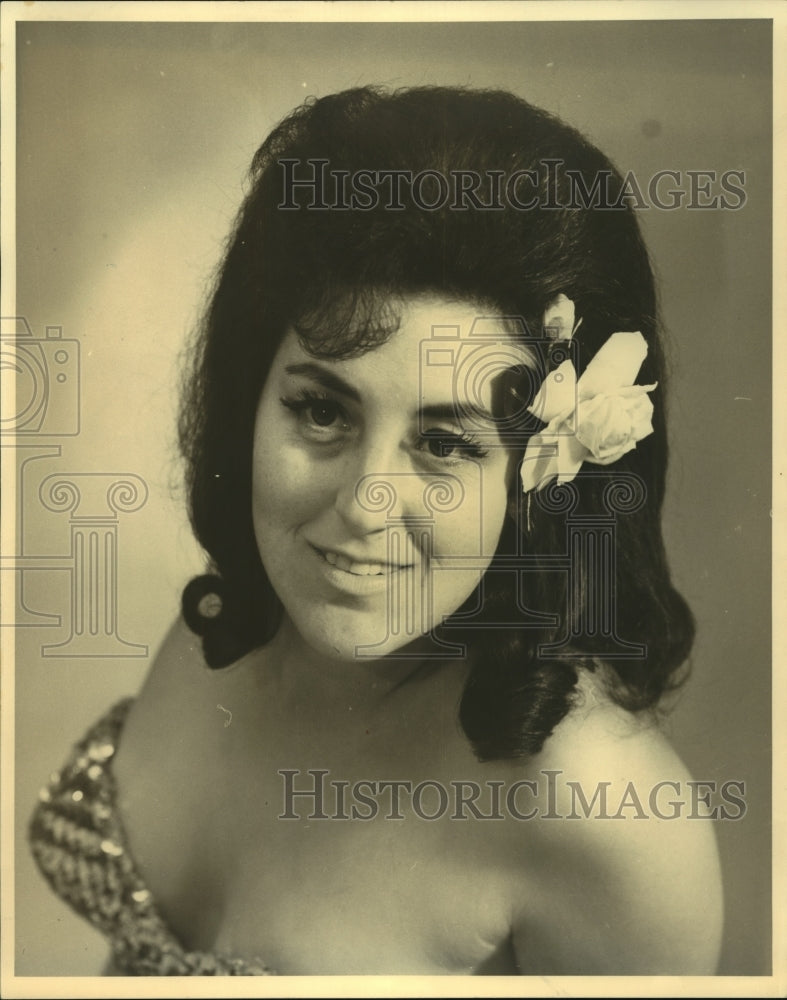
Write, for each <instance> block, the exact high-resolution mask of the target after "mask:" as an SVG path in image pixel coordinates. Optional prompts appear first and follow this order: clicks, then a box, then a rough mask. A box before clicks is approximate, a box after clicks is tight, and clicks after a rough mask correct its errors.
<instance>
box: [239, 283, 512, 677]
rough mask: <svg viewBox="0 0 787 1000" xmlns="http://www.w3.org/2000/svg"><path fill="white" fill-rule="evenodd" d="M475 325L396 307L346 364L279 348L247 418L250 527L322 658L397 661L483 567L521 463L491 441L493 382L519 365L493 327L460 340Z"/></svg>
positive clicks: (424, 305) (453, 309) (436, 301)
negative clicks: (252, 422) (392, 319)
mask: <svg viewBox="0 0 787 1000" xmlns="http://www.w3.org/2000/svg"><path fill="white" fill-rule="evenodd" d="M483 315H484V312H483V310H482V309H480V308H478V307H475V306H473V305H472V304H471V303H467V302H453V301H448V300H444V299H440V298H431V297H417V298H410V299H406V300H405V302H404V308H403V309H402V311H401V313H400V316H401V322H400V326H399V329H398V331H397V332H396V333H395V334H394V335H393V336H392V337H391V338H390V339H389V340H388V341H387V342H386V343H384V344H383V345H382V346H380V347H378V348H376V349H374V350H371V351H369V352H367V353H366V354H363V355H361V356H359V357H354V358H350V359H347V360H330V359H329V360H323V359H317V358H315V357H313V356H312V355H311V354H309V353H308V352H307V351H306V350H305V349H304V348H303V347H302V346H301V344H300V342H299V339H298V337H297V335H296V334H295V332H294V331H292V330H290V331H288V333H287V334H286V336H285V338H284V340H283V342H282V344H281V347H280V348H279V351H278V353H277V355H276V357H275V359H274V362H273V365H272V367H271V371H270V373H269V376H268V379H267V381H266V383H265V386H264V389H263V391H262V395H261V398H260V402H259V408H258V412H257V420H256V427H255V437H254V469H253V519H254V529H255V534H256V538H257V544H258V546H259V552H260V557H261V559H262V562H263V565H264V566H265V569H266V571H267V573H268V576H269V578H270V580H271V583H272V585H273V587H274V589H275V590H276V593H277V594H278V596H279V598H280V599H281V602H282V604H283V606H284V610H285V613H286V614H287V615H288V616H289V618H290V620H291V622H292V623H293V624H294V626H295V628H296V629H297V631H298V633H299V634H300V636H301V637H302V639H303V640H304V641H305V642H306V643H308V645H309V646H310V647H312V648H313V649H314V650H316V651H317V652H319V653H321V654H323V655H326V656H329V657H331V658H340V659H342V660H350V659H358V658H368V657H372V658H378V657H381V656H385V655H388V654H391V653H395V652H397V651H398V650H404V648H405V647H407V646H409V644H410V643H412V642H413V641H415V640H419V639H420V637H421V636H422V635H425V634H426V633H427V632H429V631H430V630H431V629H432V628H434V626H436V625H439V624H440V622H441V621H442V620H443V619H444V618H445V617H446V616H448V615H450V614H451V613H453V612H454V611H455V610H456V609H457V608H458V607H459V606H460V605H461V604H462V603H463V602H464V601H465V599H466V598H467V597H468V596H469V595H470V594H471V593H472V592H473V590H474V589H475V587H476V586H477V584H478V582H479V579H480V577H481V576H482V574H483V572H484V571H485V569H486V568H487V566H488V565H489V563H490V561H491V559H492V556H493V555H494V552H495V549H496V547H497V543H498V540H499V538H500V532H501V529H502V527H503V522H504V518H505V517H506V510H507V495H508V490H509V486H510V484H511V482H512V479H513V477H514V476H515V475H516V460H517V458H518V457H519V455H520V454H521V445H520V446H519V447H517V448H515V447H514V446H513V444H512V443H511V442H510V441H506V440H505V437H506V434H505V430H504V429H503V428H501V422H500V416H501V399H500V396H501V391H502V390H501V382H502V379H501V375H502V374H503V372H504V371H505V370H506V369H510V368H512V367H514V366H516V365H522V364H526V363H527V353H526V350H525V348H523V347H522V345H521V344H518V343H517V342H516V341H515V340H514V339H513V337H512V335H511V334H510V333H507V332H506V327H505V323H504V322H503V321H501V320H496V319H494V320H491V321H490V320H485V321H484V322H483V324H482V325H483V327H484V329H483V330H480V331H479V325H478V324H476V326H475V328H473V324H474V321H475V320H476V318H477V317H479V316H483ZM471 331H472V333H471ZM418 648H419V647H418V646H415V647H413V649H418Z"/></svg>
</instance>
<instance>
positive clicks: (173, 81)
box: [4, 21, 771, 975]
mask: <svg viewBox="0 0 787 1000" xmlns="http://www.w3.org/2000/svg"><path fill="white" fill-rule="evenodd" d="M17 47H18V76H17V80H18V126H17V127H18V134H17V138H18V146H17V150H18V153H17V194H18V208H17V238H18V283H17V310H16V312H17V313H18V314H19V316H20V317H24V318H25V320H26V321H27V323H28V324H29V332H26V330H25V329H24V328H23V327H24V324H22V325H21V326H19V324H20V323H21V321H18V322H17V326H19V330H18V331H17V332H18V335H19V337H23V336H24V337H27V338H29V339H28V340H27V341H26V343H34V342H35V343H38V344H39V345H40V346H39V347H38V348H37V349H36V350H37V352H38V353H37V356H38V360H39V363H40V365H42V366H48V368H49V377H50V388H51V392H50V394H49V397H48V401H47V402H46V407H45V410H46V412H44V411H40V412H38V411H36V412H38V416H37V417H36V420H37V421H38V424H35V423H29V424H28V425H27V426H26V428H25V433H23V434H22V435H21V436H20V439H19V440H20V443H21V444H22V445H23V446H24V447H22V448H21V449H18V465H19V468H20V483H21V488H22V507H21V509H20V512H19V519H20V522H19V532H20V534H19V538H18V541H17V553H16V554H17V555H18V556H20V557H22V559H21V561H20V563H19V565H20V566H22V567H24V572H23V573H21V574H18V581H19V583H20V584H21V586H22V588H23V589H22V591H21V597H22V598H23V601H24V605H25V608H24V609H22V610H20V615H21V619H20V620H21V621H22V622H23V623H24V625H25V627H20V628H18V629H17V633H16V634H17V640H18V641H17V682H16V684H17V686H16V693H17V703H16V723H17V781H16V804H17V815H18V827H17V835H18V842H17V858H18V860H17V867H16V892H17V897H16V903H17V910H16V916H17V924H16V931H17V951H16V962H17V965H16V971H17V973H18V974H20V975H74V974H87V975H90V974H97V973H98V972H99V970H100V969H101V966H102V962H103V957H104V945H103V942H102V941H101V940H100V939H99V938H98V936H97V935H96V934H95V932H94V931H92V930H91V929H90V928H89V927H87V926H86V925H84V924H83V923H82V922H81V921H80V920H78V919H76V918H74V917H72V916H71V914H70V912H69V911H68V909H67V908H66V907H65V906H64V905H63V904H62V903H61V902H59V901H58V900H57V899H55V897H54V896H52V895H51V894H50V893H49V891H48V890H47V888H46V887H45V885H44V883H43V881H42V880H41V879H40V878H39V876H38V874H37V872H36V871H35V870H34V868H33V866H32V863H31V862H30V860H29V858H28V854H27V850H26V846H25V824H26V821H27V817H28V815H29V812H30V808H31V806H32V804H33V802H34V800H35V797H36V794H37V790H38V788H39V786H40V785H41V783H42V782H43V781H44V780H45V779H46V777H47V775H48V774H49V772H50V771H52V770H53V768H55V767H56V766H58V765H59V764H60V763H61V762H62V759H63V757H64V755H65V753H66V750H67V748H68V746H69V745H70V744H71V742H73V740H75V739H76V738H77V737H78V736H79V735H81V733H82V731H83V730H84V729H85V728H86V726H87V725H89V723H90V722H91V721H92V720H93V719H94V718H96V717H97V716H98V715H99V714H100V713H101V712H102V711H103V710H104V709H105V708H106V707H107V706H108V705H109V704H110V703H111V702H112V701H113V700H115V699H117V698H119V697H120V696H122V695H124V694H126V693H131V692H133V691H134V690H135V689H136V687H137V686H138V684H139V683H140V681H141V679H142V677H143V675H144V671H145V668H146V666H147V665H148V663H149V660H150V657H151V656H152V655H153V654H154V653H155V649H156V646H157V644H158V643H159V641H160V640H161V638H162V636H163V633H164V630H165V629H166V627H167V625H168V623H169V622H170V621H171V619H172V617H173V616H174V614H175V613H176V611H177V608H178V602H179V590H180V587H181V586H182V584H183V582H184V580H185V579H186V578H187V576H188V574H189V573H191V572H194V571H197V570H199V568H200V559H199V554H198V552H197V550H196V547H195V546H194V544H193V542H192V541H191V538H190V534H189V530H188V527H187V524H186V519H185V516H184V515H183V512H182V507H181V502H182V497H181V496H180V493H179V487H178V485H177V474H178V468H177V463H176V461H175V456H174V448H173V417H174V412H175V401H176V396H177V372H178V355H179V351H180V350H181V349H182V345H183V342H184V337H185V335H186V333H187V332H188V330H189V329H190V328H191V326H192V325H193V323H194V321H195V319H196V317H197V316H198V315H199V311H200V307H201V305H202V304H203V302H204V299H205V295H206V289H207V287H208V283H209V276H210V273H211V269H212V267H213V266H214V264H215V262H216V261H217V259H218V257H219V254H220V252H221V246H222V241H223V239H224V237H225V235H226V232H227V229H228V226H229V224H230V221H231V219H232V216H233V214H234V212H235V210H236V208H237V206H238V204H239V201H240V198H241V195H242V192H243V177H244V173H245V171H246V169H247V167H248V164H249V162H250V158H251V155H252V153H253V151H254V149H255V148H256V146H257V144H258V143H259V141H260V140H261V139H262V137H263V136H264V135H265V134H266V133H267V131H268V130H269V128H270V127H271V126H272V125H273V124H274V123H275V122H277V121H278V120H279V119H280V118H281V117H282V116H283V115H284V114H285V113H286V112H287V111H289V110H290V109H291V108H293V107H294V106H295V105H297V104H298V103H300V102H301V101H302V100H304V99H305V98H306V97H308V96H309V95H323V94H326V93H330V92H332V91H335V90H339V89H343V88H346V87H348V86H353V85H357V84H363V83H369V82H378V83H384V84H389V85H393V86H399V85H408V84H422V83H447V84H467V85H473V86H482V87H487V86H494V87H503V88H507V89H510V90H512V91H514V92H516V93H518V94H521V95H523V96H524V97H526V98H527V99H529V100H531V101H532V102H534V103H536V104H539V105H542V106H544V107H546V108H548V109H550V110H552V111H554V112H556V113H558V114H559V115H561V116H562V117H564V118H565V119H566V120H567V121H568V122H570V123H571V124H573V125H576V126H577V127H579V128H580V129H581V130H582V131H584V132H585V133H587V134H588V135H589V136H590V138H591V139H592V140H594V141H595V142H596V143H597V144H598V145H599V146H600V147H601V148H602V149H603V150H604V151H605V152H607V153H608V154H609V155H610V156H611V157H612V158H613V160H615V161H616V162H617V164H618V165H619V166H620V168H621V169H623V170H624V171H625V170H633V171H634V172H635V174H636V175H637V177H638V178H645V179H647V178H648V177H650V176H652V175H653V174H654V173H655V172H656V171H658V170H666V169H669V170H677V171H681V172H682V174H683V176H684V180H683V184H682V186H683V187H685V186H686V180H685V172H686V171H689V170H710V171H716V172H717V174H721V173H723V172H724V171H727V170H743V171H745V178H746V179H745V190H746V195H747V200H746V204H745V205H744V206H743V207H741V208H739V210H737V211H733V210H727V211H724V210H721V209H719V208H716V209H695V210H690V209H688V208H686V207H685V205H684V207H683V208H681V209H677V210H675V211H662V210H659V209H657V208H651V209H648V210H643V211H642V212H641V213H640V217H641V221H642V226H643V228H644V232H645V235H646V238H647V240H648V243H649V246H650V248H651V250H652V254H653V259H654V262H655V265H656V268H657V271H658V275H659V278H660V286H661V295H662V306H663V314H664V319H665V321H666V326H667V328H668V331H669V336H670V344H671V357H672V365H673V374H672V383H671V390H672V402H671V409H670V413H669V419H670V427H671V440H672V467H671V476H670V485H669V496H668V501H667V507H666V518H667V520H666V526H667V542H668V546H669V551H670V555H671V559H672V565H673V567H674V575H675V578H676V581H677V583H678V585H679V587H680V588H681V589H682V591H683V593H684V594H685V596H686V597H687V598H688V600H689V602H690V603H691V605H692V607H693V609H694V611H695V614H696V616H697V620H698V625H699V631H698V639H697V644H696V648H695V653H694V657H693V669H694V673H693V679H692V680H691V681H690V683H689V685H688V686H687V687H686V688H685V689H684V691H683V693H682V695H681V697H680V699H679V701H678V704H677V707H676V708H675V710H674V712H673V713H672V715H671V717H670V720H669V722H668V727H669V730H670V731H671V734H672V737H673V740H674V742H675V744H676V746H677V748H678V750H679V752H680V753H681V754H682V756H683V757H684V758H685V760H686V762H687V764H688V765H689V767H690V769H691V770H692V772H693V773H694V775H695V777H696V778H698V779H703V780H708V781H715V782H717V784H721V783H722V782H724V781H728V780H738V781H743V782H745V799H746V803H747V811H746V814H745V816H744V817H743V818H742V819H739V820H737V821H726V822H722V821H719V822H718V823H717V824H716V826H717V832H718V838H719V842H720V845H721V853H722V862H723V865H724V878H725V886H726V899H727V928H726V936H725V946H724V955H723V964H722V972H724V973H726V974H764V973H767V972H768V971H769V968H770V870H769V862H770V855H771V847H770V832H769V831H770V807H769V793H770V737H769V723H770V517H769V507H770V382H771V364H770V350H771V333H770V331H771V317H770V302H771V293H770V279H771V263H770V249H771V236H770V227H771V206H770V190H771V178H770V164H771V159H770V136H771V106H770V93H771V39H770V24H769V22H766V21H702V22H698V21H691V22H674V21H673V22H647V21H646V22H607V23H604V22H596V23H579V22H574V23H571V22H566V23H504V24H500V23H499V24H489V23H469V24H387V25H383V24H365V25H363V24H333V25H332V24H301V25H289V24H264V23H262V24H243V25H228V24H191V25H185V24H184V25H178V24H134V23H130V24H120V23H117V24H109V23H104V24H100V23H99V24H86V23H28V24H19V25H18V36H17ZM48 327H49V328H50V329H49V330H47V328H48ZM58 328H60V329H58ZM7 330H8V321H7V320H4V333H5V332H7ZM30 338H32V339H30ZM58 341H59V342H60V343H58ZM58 359H59V360H58ZM58 365H60V366H61V367H60V368H58V367H57V366H58ZM61 370H62V371H63V372H66V374H67V377H66V379H65V380H61V381H60V382H57V381H56V380H55V376H54V375H53V372H58V373H60V372H61ZM31 391H32V390H31ZM31 399H32V397H31ZM20 405H21V404H20ZM26 405H27V404H26ZM30 405H31V406H32V405H33V404H32V403H31V404H30ZM34 411H35V407H33V410H31V411H30V412H31V413H32V412H34ZM53 476H54V477H56V478H59V479H63V480H68V481H70V482H71V483H72V484H76V488H78V489H79V491H80V504H81V506H80V507H79V509H78V510H75V508H74V495H75V494H74V493H73V490H72V492H71V493H70V494H68V492H67V491H66V493H63V492H62V491H61V492H60V493H58V492H57V490H54V489H53V486H54V482H55V481H54V480H53V479H52V478H51V477H53ZM118 483H120V484H122V485H120V486H118V485H117V484H118ZM123 484H124V485H123ZM108 497H109V498H110V499H108ZM80 518H82V520H81V521H80ZM91 518H92V519H93V520H92V521H91V520H90V519H91ZM88 522H89V523H90V524H93V525H94V528H95V532H96V537H99V538H100V539H101V544H102V545H104V546H105V548H104V549H102V551H103V552H104V553H105V556H106V553H107V552H110V551H111V553H114V555H113V556H112V559H113V565H114V570H113V569H112V567H109V568H107V567H105V575H106V579H107V580H109V584H107V586H108V587H110V589H111V593H109V592H102V595H99V596H96V597H95V601H97V602H98V604H99V605H101V608H100V609H99V610H100V613H101V614H102V615H104V617H103V618H102V623H103V624H102V626H101V627H102V628H103V632H102V636H103V638H102V642H103V645H100V644H96V642H95V641H93V642H92V645H90V644H88V646H85V647H84V648H81V647H80V646H79V644H78V643H75V642H73V641H72V632H73V625H74V621H73V618H74V615H76V614H81V613H82V611H81V610H79V609H77V608H76V605H75V600H76V598H74V597H73V595H72V592H71V589H70V587H71V584H72V582H73V580H74V574H75V572H76V569H75V567H74V566H73V565H72V562H71V561H69V559H70V553H71V549H70V538H71V534H72V532H73V531H74V530H76V529H77V528H79V525H80V524H87V523H88ZM91 530H93V529H91ZM106 546H108V547H109V548H106ZM107 558H108V557H107ZM7 565H8V564H7V563H6V564H4V566H5V567H6V569H7ZM102 579H103V578H102ZM102 602H103V603H102ZM83 610H84V611H85V613H86V614H90V613H91V610H90V600H88V601H87V604H86V605H85V608H84V609H83ZM94 612H95V608H94ZM107 622H109V625H106V623H107ZM105 625H106V627H104V626H105ZM87 631H88V632H89V631H90V628H88V629H87ZM665 778H669V775H665Z"/></svg>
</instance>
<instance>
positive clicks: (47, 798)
mask: <svg viewBox="0 0 787 1000" xmlns="http://www.w3.org/2000/svg"><path fill="white" fill-rule="evenodd" d="M38 798H39V799H40V800H41V802H51V801H52V796H51V795H50V794H49V789H48V788H42V789H41V791H40V792H39V793H38Z"/></svg>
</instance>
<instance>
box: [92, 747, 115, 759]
mask: <svg viewBox="0 0 787 1000" xmlns="http://www.w3.org/2000/svg"><path fill="white" fill-rule="evenodd" d="M114 752H115V745H114V743H93V744H92V745H91V747H90V749H89V750H88V756H89V757H90V759H91V760H109V758H110V757H111V756H112V755H113V754H114Z"/></svg>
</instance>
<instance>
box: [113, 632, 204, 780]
mask: <svg viewBox="0 0 787 1000" xmlns="http://www.w3.org/2000/svg"><path fill="white" fill-rule="evenodd" d="M207 674H208V668H207V667H206V665H205V661H204V658H203V656H202V650H201V647H200V640H199V638H198V637H197V636H195V635H194V634H193V633H192V632H191V631H190V629H189V628H188V626H187V625H186V624H185V622H184V621H183V620H182V619H181V618H178V619H176V620H175V621H174V622H173V623H172V625H171V626H170V628H169V630H168V632H167V634H166V635H165V637H164V640H163V642H162V643H161V646H160V647H159V649H158V651H157V653H156V655H155V656H154V658H153V662H152V664H151V667H150V670H149V671H148V674H147V676H146V678H145V681H144V683H143V685H142V688H141V690H140V692H139V694H138V695H137V697H136V699H135V700H134V703H133V705H132V706H131V709H130V711H129V714H128V717H127V720H126V723H125V726H124V730H123V738H122V741H121V745H120V752H119V754H118V761H117V766H118V769H119V770H121V771H122V770H126V769H130V768H133V767H135V766H136V765H138V764H140V763H141V762H142V759H146V758H150V756H151V755H152V754H154V753H155V754H160V753H164V752H166V750H167V748H168V743H169V742H170V741H172V740H173V739H181V740H182V738H183V733H184V727H185V726H186V725H187V724H188V719H189V717H190V714H191V712H192V709H193V707H194V705H195V704H196V703H197V702H198V701H199V699H200V688H201V687H202V684H203V683H204V680H203V678H204V677H205V676H206V675H207Z"/></svg>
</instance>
